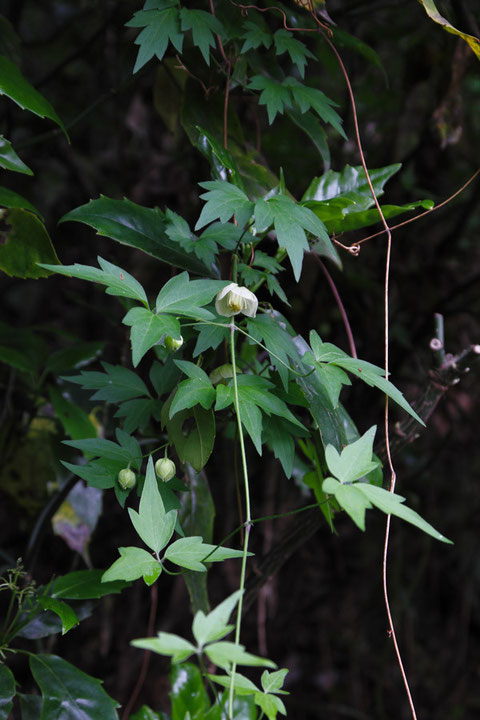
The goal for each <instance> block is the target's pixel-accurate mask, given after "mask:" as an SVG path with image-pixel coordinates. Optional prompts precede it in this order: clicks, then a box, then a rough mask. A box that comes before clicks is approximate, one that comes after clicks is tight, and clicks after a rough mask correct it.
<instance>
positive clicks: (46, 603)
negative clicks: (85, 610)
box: [37, 595, 80, 635]
mask: <svg viewBox="0 0 480 720" xmlns="http://www.w3.org/2000/svg"><path fill="white" fill-rule="evenodd" d="M37 602H38V604H39V605H40V607H41V608H43V609H44V610H51V611H52V612H54V613H55V614H56V615H58V617H59V618H60V620H61V621H62V635H65V634H66V633H67V632H68V631H69V630H71V629H72V628H73V627H75V625H78V624H79V622H80V621H79V619H78V617H77V614H76V612H75V610H73V608H71V607H70V605H67V603H66V602H63V600H58V599H57V598H53V597H49V596H48V595H40V596H39V597H38V598H37Z"/></svg>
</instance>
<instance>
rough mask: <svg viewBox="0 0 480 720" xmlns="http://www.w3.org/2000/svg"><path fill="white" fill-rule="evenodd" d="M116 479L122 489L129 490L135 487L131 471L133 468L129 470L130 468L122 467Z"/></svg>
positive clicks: (134, 478) (133, 475)
mask: <svg viewBox="0 0 480 720" xmlns="http://www.w3.org/2000/svg"><path fill="white" fill-rule="evenodd" d="M117 480H118V484H119V485H120V487H121V488H122V490H130V489H131V488H133V487H135V484H136V482H137V478H136V477H135V473H134V472H133V470H130V468H124V469H123V470H120V472H119V473H118V478H117Z"/></svg>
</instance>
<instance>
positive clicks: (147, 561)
mask: <svg viewBox="0 0 480 720" xmlns="http://www.w3.org/2000/svg"><path fill="white" fill-rule="evenodd" d="M118 552H119V553H120V557H119V558H118V560H115V562H114V563H113V565H111V566H110V567H109V568H108V570H106V571H105V572H104V573H103V575H102V582H112V581H113V580H127V581H132V580H138V579H139V578H141V577H147V578H155V580H156V579H157V578H158V576H159V575H160V573H161V572H162V566H161V565H160V563H159V562H158V561H157V560H155V558H154V557H152V555H151V554H150V553H149V552H147V551H146V550H143V548H137V547H119V548H118ZM155 580H153V582H154V581H155ZM148 584H151V583H148Z"/></svg>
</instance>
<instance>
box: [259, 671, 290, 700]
mask: <svg viewBox="0 0 480 720" xmlns="http://www.w3.org/2000/svg"><path fill="white" fill-rule="evenodd" d="M287 675H288V670H287V669H285V668H283V669H282V670H276V671H275V672H269V671H268V670H264V672H263V673H262V688H263V691H264V692H266V693H276V692H281V693H282V695H284V694H287V693H286V691H285V690H282V687H283V683H284V682H285V678H286V676H287Z"/></svg>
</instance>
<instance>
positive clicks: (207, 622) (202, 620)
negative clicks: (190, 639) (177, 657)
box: [192, 590, 242, 647]
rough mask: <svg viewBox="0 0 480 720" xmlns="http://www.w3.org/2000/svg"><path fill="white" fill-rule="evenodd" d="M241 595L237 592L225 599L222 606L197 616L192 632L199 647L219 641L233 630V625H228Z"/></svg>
mask: <svg viewBox="0 0 480 720" xmlns="http://www.w3.org/2000/svg"><path fill="white" fill-rule="evenodd" d="M241 595H242V593H241V591H240V590H237V591H236V592H234V593H233V594H232V595H229V597H227V598H225V600H223V602H221V603H220V605H217V607H216V608H214V609H213V610H212V611H211V612H209V613H208V614H207V615H206V614H205V613H203V612H202V611H201V610H199V611H198V612H197V613H196V614H195V618H194V620H193V625H192V632H193V636H194V638H195V640H196V641H197V643H198V646H199V647H202V646H203V645H205V644H206V643H208V642H213V641H214V640H219V639H220V638H222V637H224V636H225V635H227V634H228V633H229V632H230V631H231V630H232V629H233V625H228V620H229V618H230V615H231V614H232V612H233V611H234V609H235V607H236V606H237V604H238V601H239V600H240V597H241Z"/></svg>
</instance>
